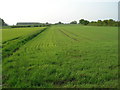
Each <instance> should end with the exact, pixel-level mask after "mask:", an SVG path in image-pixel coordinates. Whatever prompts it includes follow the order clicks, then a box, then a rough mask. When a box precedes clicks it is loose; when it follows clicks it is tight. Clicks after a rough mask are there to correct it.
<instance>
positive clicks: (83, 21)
mask: <svg viewBox="0 0 120 90" xmlns="http://www.w3.org/2000/svg"><path fill="white" fill-rule="evenodd" d="M79 24H83V25H88V24H89V21H87V20H84V19H81V20H79Z"/></svg>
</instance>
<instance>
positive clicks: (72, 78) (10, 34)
mask: <svg viewBox="0 0 120 90" xmlns="http://www.w3.org/2000/svg"><path fill="white" fill-rule="evenodd" d="M2 43H3V87H5V88H6V87H14V88H31V87H32V88H36V87H37V88H61V87H63V88H93V87H94V88H116V87H117V86H118V30H117V27H107V26H106V27H105V26H80V25H53V26H50V27H47V28H46V27H44V28H43V27H39V28H18V29H17V28H14V29H11V30H10V29H3V42H2Z"/></svg>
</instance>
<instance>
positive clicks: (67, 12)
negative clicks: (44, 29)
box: [0, 0, 119, 25]
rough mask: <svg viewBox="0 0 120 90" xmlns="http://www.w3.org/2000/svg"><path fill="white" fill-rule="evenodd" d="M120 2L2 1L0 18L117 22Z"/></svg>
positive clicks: (54, 21)
mask: <svg viewBox="0 0 120 90" xmlns="http://www.w3.org/2000/svg"><path fill="white" fill-rule="evenodd" d="M118 1H119V0H1V1H0V11H1V12H0V18H2V19H4V20H5V22H6V23H8V24H9V25H13V24H16V23H17V22H41V23H45V22H49V23H56V22H59V21H61V22H64V23H69V22H71V21H73V20H76V21H78V20H80V19H82V18H83V19H87V20H90V21H92V20H99V19H102V20H104V19H110V18H111V19H114V20H118Z"/></svg>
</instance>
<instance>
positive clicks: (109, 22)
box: [89, 19, 118, 26]
mask: <svg viewBox="0 0 120 90" xmlns="http://www.w3.org/2000/svg"><path fill="white" fill-rule="evenodd" d="M89 25H92V26H118V21H115V20H113V19H109V20H103V21H102V20H98V21H92V22H90V23H89Z"/></svg>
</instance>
